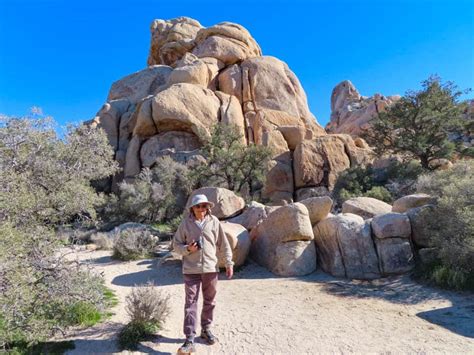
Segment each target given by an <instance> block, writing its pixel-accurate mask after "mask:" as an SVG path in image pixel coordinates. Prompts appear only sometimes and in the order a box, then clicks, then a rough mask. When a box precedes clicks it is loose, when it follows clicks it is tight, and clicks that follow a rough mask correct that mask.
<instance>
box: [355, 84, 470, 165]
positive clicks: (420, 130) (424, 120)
mask: <svg viewBox="0 0 474 355" xmlns="http://www.w3.org/2000/svg"><path fill="white" fill-rule="evenodd" d="M462 94H463V92H462V91H459V90H458V88H457V86H456V85H454V84H453V83H451V82H447V83H442V82H441V79H440V78H439V77H436V76H432V77H430V78H428V79H427V80H425V81H423V82H422V89H421V90H420V91H408V92H407V93H406V94H405V95H404V96H403V97H402V98H401V99H400V100H399V101H398V102H396V103H395V104H394V105H392V106H390V107H389V108H387V110H386V111H383V112H379V113H378V115H377V116H376V117H375V118H374V119H373V120H371V121H370V123H371V127H370V128H368V129H367V130H366V131H365V134H364V138H365V139H366V140H367V142H368V143H369V144H370V145H372V146H373V147H375V150H376V152H377V153H379V154H383V153H391V154H401V155H402V156H404V157H406V158H408V159H413V158H414V159H417V160H419V161H420V164H421V166H422V167H423V168H424V169H429V170H431V169H432V168H431V166H430V162H432V161H433V160H435V159H439V158H450V157H451V156H452V154H453V153H454V152H455V151H458V152H461V150H462V149H461V146H460V145H456V144H455V143H453V142H452V141H451V140H450V136H452V135H459V134H462V132H463V131H464V130H465V126H466V120H464V119H463V111H465V105H466V104H465V103H459V102H458V100H459V97H460V96H461V95H462Z"/></svg>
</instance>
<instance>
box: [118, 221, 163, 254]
mask: <svg viewBox="0 0 474 355" xmlns="http://www.w3.org/2000/svg"><path fill="white" fill-rule="evenodd" d="M157 243H158V237H155V236H154V235H152V234H151V233H150V232H149V231H147V230H134V229H128V230H123V231H121V232H120V234H119V235H118V236H117V237H116V238H115V241H114V249H113V250H114V252H113V255H112V257H113V258H115V259H119V260H124V261H128V260H138V259H145V258H151V257H153V252H154V249H155V247H156V245H157Z"/></svg>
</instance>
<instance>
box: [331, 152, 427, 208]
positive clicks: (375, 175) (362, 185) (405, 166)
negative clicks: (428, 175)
mask: <svg viewBox="0 0 474 355" xmlns="http://www.w3.org/2000/svg"><path fill="white" fill-rule="evenodd" d="M422 171H423V170H422V168H421V166H420V164H419V163H418V162H416V161H410V162H407V163H402V162H398V161H394V162H391V163H390V164H389V165H388V166H387V167H385V168H374V167H373V166H371V165H369V166H366V167H363V166H357V167H353V168H349V169H347V170H345V171H344V172H342V174H340V175H339V177H338V179H337V181H336V185H335V187H334V190H333V197H334V198H335V200H336V202H337V203H338V204H339V205H340V204H342V203H343V202H344V201H346V200H348V199H350V198H352V197H360V196H365V197H372V198H376V199H378V200H381V201H385V202H387V203H391V202H393V201H394V200H395V199H397V198H399V197H402V196H405V195H408V194H411V193H414V192H415V189H416V188H415V183H416V179H417V178H418V176H419V175H420V174H421V173H422Z"/></svg>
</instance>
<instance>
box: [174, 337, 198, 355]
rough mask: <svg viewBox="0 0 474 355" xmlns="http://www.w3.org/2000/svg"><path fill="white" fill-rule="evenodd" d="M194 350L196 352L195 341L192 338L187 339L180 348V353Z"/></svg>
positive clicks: (189, 352) (188, 352)
mask: <svg viewBox="0 0 474 355" xmlns="http://www.w3.org/2000/svg"><path fill="white" fill-rule="evenodd" d="M194 352H196V348H195V347H194V342H192V341H191V340H186V341H185V342H184V344H183V345H181V347H180V348H179V349H178V354H191V353H194Z"/></svg>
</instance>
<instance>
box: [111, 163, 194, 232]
mask: <svg viewBox="0 0 474 355" xmlns="http://www.w3.org/2000/svg"><path fill="white" fill-rule="evenodd" d="M193 186H194V185H193V183H192V180H191V178H190V175H189V170H188V168H187V167H186V166H185V165H183V164H181V163H179V162H176V161H174V160H173V159H172V158H171V157H169V156H164V157H161V158H159V159H157V161H156V163H155V165H154V166H153V168H152V169H148V168H144V169H143V170H142V171H141V172H140V174H139V175H138V176H137V177H136V179H135V180H134V181H133V182H131V183H127V182H125V181H124V182H122V183H121V184H120V185H119V190H120V191H119V194H118V196H115V195H111V196H110V197H109V201H108V204H107V207H106V208H105V209H104V210H103V212H102V214H103V215H104V216H105V218H106V219H108V220H115V221H117V223H121V222H124V221H133V222H139V223H158V222H163V221H168V220H171V219H173V218H176V217H177V216H179V214H181V213H182V211H183V208H184V205H185V204H186V200H187V198H188V196H189V194H190V193H191V191H192V189H193Z"/></svg>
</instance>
